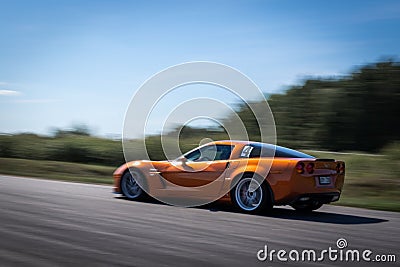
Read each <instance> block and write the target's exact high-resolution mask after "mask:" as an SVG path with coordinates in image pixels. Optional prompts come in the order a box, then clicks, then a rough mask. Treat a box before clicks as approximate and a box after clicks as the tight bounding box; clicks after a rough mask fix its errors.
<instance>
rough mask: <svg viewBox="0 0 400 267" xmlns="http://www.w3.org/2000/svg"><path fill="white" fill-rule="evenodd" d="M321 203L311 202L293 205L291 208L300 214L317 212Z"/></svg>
mask: <svg viewBox="0 0 400 267" xmlns="http://www.w3.org/2000/svg"><path fill="white" fill-rule="evenodd" d="M322 205H323V204H322V203H321V202H318V201H312V202H308V203H295V204H293V205H292V208H294V209H295V210H297V211H302V212H311V211H313V210H317V209H319V208H321V207H322Z"/></svg>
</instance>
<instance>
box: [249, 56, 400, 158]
mask: <svg viewBox="0 0 400 267" xmlns="http://www.w3.org/2000/svg"><path fill="white" fill-rule="evenodd" d="M268 103H269V105H270V107H271V109H272V111H273V114H274V116H275V123H276V127H277V137H278V143H279V144H281V145H284V146H289V147H295V148H316V149H324V150H331V151H344V150H347V151H349V150H350V151H367V152H377V151H379V150H381V149H382V148H383V147H384V146H385V145H387V144H389V143H392V142H394V141H398V140H400V125H399V123H398V122H399V120H398V117H399V115H400V64H399V63H398V62H392V61H386V62H380V63H376V64H372V65H367V66H364V67H362V68H360V69H359V70H357V71H355V72H353V73H352V74H351V75H349V76H347V77H343V78H337V79H309V80H307V81H305V83H304V85H302V86H296V87H292V88H290V89H289V90H287V91H286V92H285V93H284V94H274V95H271V96H270V98H269V100H268ZM242 112H244V113H246V112H248V111H246V110H242Z"/></svg>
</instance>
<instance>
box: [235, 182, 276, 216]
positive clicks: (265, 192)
mask: <svg viewBox="0 0 400 267" xmlns="http://www.w3.org/2000/svg"><path fill="white" fill-rule="evenodd" d="M251 181H252V176H251V175H247V176H245V177H243V178H242V179H241V180H239V182H238V183H237V184H236V185H235V187H233V188H232V190H231V191H230V195H231V199H232V202H233V204H234V205H235V207H236V208H237V209H239V210H240V211H242V212H245V213H259V212H261V211H267V210H270V209H272V201H271V192H270V189H269V187H268V185H267V184H266V182H265V181H264V182H263V183H262V184H261V185H260V184H259V183H258V181H257V179H254V180H253V181H254V182H256V183H257V189H256V190H254V191H253V192H251V191H250V190H249V185H250V182H251Z"/></svg>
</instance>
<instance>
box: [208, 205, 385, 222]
mask: <svg viewBox="0 0 400 267" xmlns="http://www.w3.org/2000/svg"><path fill="white" fill-rule="evenodd" d="M204 208H205V207H204ZM207 208H208V209H209V210H210V211H213V212H217V211H225V212H234V213H240V212H239V211H237V210H235V209H234V208H233V207H232V206H229V205H225V204H218V203H214V204H211V206H209V207H207ZM250 216H264V217H270V218H277V219H285V220H296V221H310V222H319V223H331V224H373V223H382V222H387V221H388V220H385V219H380V218H373V217H366V216H357V215H348V214H340V213H333V212H326V211H313V212H299V211H296V210H292V209H289V208H280V207H275V208H273V209H272V210H271V211H268V212H264V213H261V214H254V215H253V214H250Z"/></svg>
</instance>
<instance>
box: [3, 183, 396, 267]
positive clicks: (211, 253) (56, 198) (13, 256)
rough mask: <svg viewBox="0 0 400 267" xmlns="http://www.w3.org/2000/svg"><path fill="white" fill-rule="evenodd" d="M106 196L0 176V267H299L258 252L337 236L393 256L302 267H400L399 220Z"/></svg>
mask: <svg viewBox="0 0 400 267" xmlns="http://www.w3.org/2000/svg"><path fill="white" fill-rule="evenodd" d="M111 191H112V188H111V187H109V186H100V185H87V184H78V183H66V182H55V181H46V180H39V179H29V178H18V177H10V176H0V266H41V267H42V266H191V267H192V266H277V265H285V266H299V265H300V264H305V262H301V263H299V262H295V261H290V260H289V261H288V262H280V261H278V259H277V258H276V257H274V259H273V261H272V262H271V261H269V260H266V261H263V262H262V261H259V260H258V259H257V252H258V251H259V250H260V249H263V248H264V246H265V245H267V246H268V249H269V250H272V249H274V250H279V249H285V250H286V251H287V252H288V253H289V252H290V250H294V249H297V250H299V251H300V252H302V250H304V249H314V250H316V251H321V250H324V249H328V248H329V247H332V249H337V246H336V241H337V239H339V238H345V239H346V240H347V244H348V247H347V248H346V249H359V250H360V251H362V250H365V249H370V250H371V251H372V252H373V254H372V255H376V254H395V255H396V260H397V262H396V263H376V262H375V263H372V262H369V263H366V262H358V263H357V262H352V263H346V262H343V261H336V262H333V261H329V260H328V259H327V257H326V259H325V260H324V261H323V262H318V263H316V262H313V263H309V262H307V264H309V265H315V266H317V265H319V266H321V265H329V266H342V265H346V266H349V265H353V264H356V265H360V266H390V265H392V266H399V261H400V259H399V257H400V253H399V245H400V230H399V226H400V214H399V213H392V212H382V211H372V210H366V209H356V208H345V207H337V206H330V205H328V206H326V207H325V206H324V207H323V208H321V210H320V211H318V212H313V213H312V214H309V215H304V214H303V215H301V214H297V213H296V212H294V211H292V210H291V209H285V208H276V209H275V211H274V212H273V213H272V214H270V215H247V214H241V213H236V212H234V211H233V210H232V209H231V208H229V207H228V206H225V205H212V206H210V207H207V208H180V207H173V206H168V205H163V204H160V203H150V202H133V201H127V200H124V199H121V198H116V197H114V195H113V194H112V192H111ZM262 255H263V254H261V256H262ZM293 255H295V254H293ZM275 256H276V255H275ZM286 257H287V255H286ZM371 257H372V256H371Z"/></svg>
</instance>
